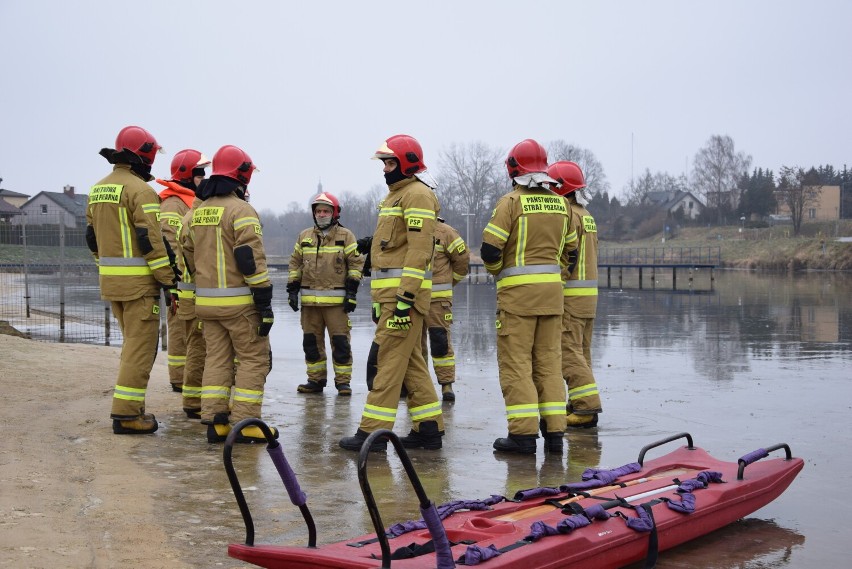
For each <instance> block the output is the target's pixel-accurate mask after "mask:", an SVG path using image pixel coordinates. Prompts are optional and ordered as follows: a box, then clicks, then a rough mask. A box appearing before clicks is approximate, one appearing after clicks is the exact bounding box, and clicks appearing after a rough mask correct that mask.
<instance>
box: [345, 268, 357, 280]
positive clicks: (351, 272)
mask: <svg viewBox="0 0 852 569" xmlns="http://www.w3.org/2000/svg"><path fill="white" fill-rule="evenodd" d="M346 276H347V277H349V278H350V279H356V280H359V281H360V280H361V271H359V270H358V269H349V270H348V271H346Z"/></svg>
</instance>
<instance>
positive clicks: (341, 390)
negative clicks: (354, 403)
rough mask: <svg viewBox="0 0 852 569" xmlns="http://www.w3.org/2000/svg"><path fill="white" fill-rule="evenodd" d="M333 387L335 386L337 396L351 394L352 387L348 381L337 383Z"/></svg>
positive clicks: (348, 395)
mask: <svg viewBox="0 0 852 569" xmlns="http://www.w3.org/2000/svg"><path fill="white" fill-rule="evenodd" d="M334 387H336V388H337V395H338V396H339V397H351V396H352V387H351V386H350V385H349V384H348V383H338V384H336V385H335V386H334Z"/></svg>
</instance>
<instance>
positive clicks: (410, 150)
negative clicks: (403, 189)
mask: <svg viewBox="0 0 852 569" xmlns="http://www.w3.org/2000/svg"><path fill="white" fill-rule="evenodd" d="M373 158H375V159H377V160H387V159H388V158H393V159H395V160H396V161H397V162H399V169H400V171H401V172H402V173H403V174H405V175H406V176H413V175H414V174H416V173H417V172H421V171H423V170H425V169H426V164H424V163H423V148H422V147H421V146H420V143H419V142H417V139H416V138H414V137H413V136H408V135H407V134H396V135H394V136H392V137H390V138H389V139H387V140H386V141H385V143H384V144H382V145H381V146H380V147H379V149H378V150H376V154H375V156H373Z"/></svg>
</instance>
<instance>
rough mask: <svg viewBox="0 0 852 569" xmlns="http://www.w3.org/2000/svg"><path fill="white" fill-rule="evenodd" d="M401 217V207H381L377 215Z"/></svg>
mask: <svg viewBox="0 0 852 569" xmlns="http://www.w3.org/2000/svg"><path fill="white" fill-rule="evenodd" d="M383 216H384V217H387V216H391V217H402V208H401V207H383V208H382V209H380V210H379V217H383Z"/></svg>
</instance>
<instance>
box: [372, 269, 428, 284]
mask: <svg viewBox="0 0 852 569" xmlns="http://www.w3.org/2000/svg"><path fill="white" fill-rule="evenodd" d="M416 270H417V269H410V268H408V267H406V268H404V269H379V270H376V269H373V275H374V278H373V279H372V280H371V281H370V289H377V288H399V285H400V284H401V282H402V277H403V276H407V277H413V275H411V274H410V273H409V271H416ZM376 277H378V278H376ZM413 278H421V277H420V276H419V275H418V276H416V277H413ZM422 278H423V281H422V282H421V283H420V288H429V289H431V288H432V271H424V272H423V277H422Z"/></svg>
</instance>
